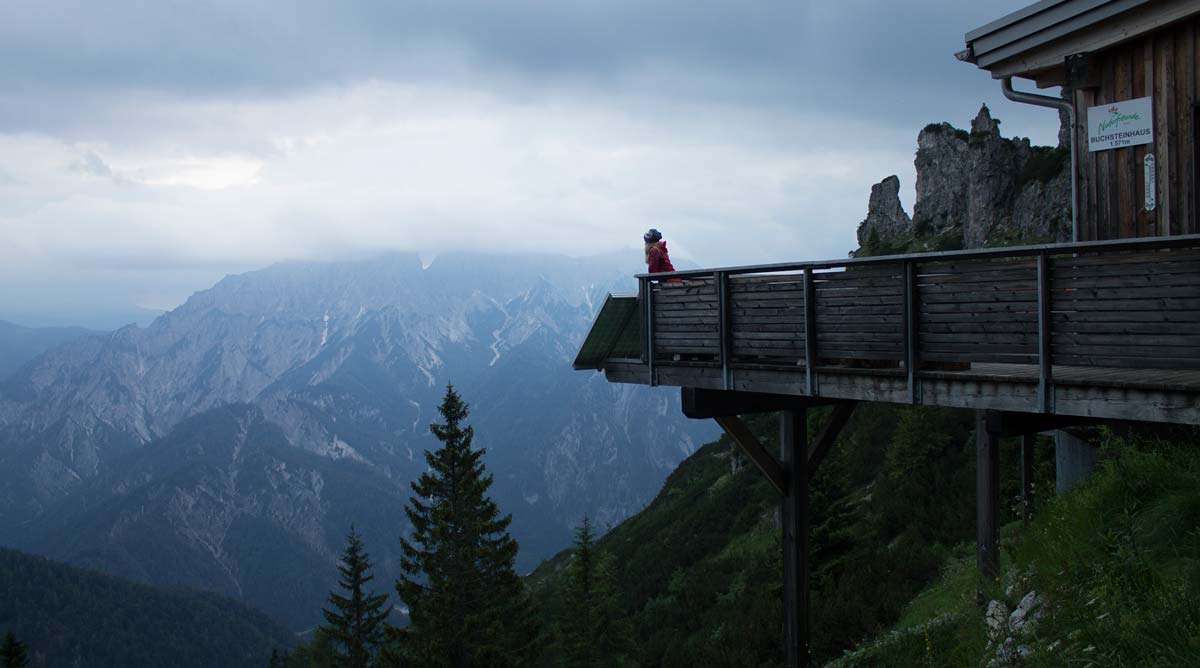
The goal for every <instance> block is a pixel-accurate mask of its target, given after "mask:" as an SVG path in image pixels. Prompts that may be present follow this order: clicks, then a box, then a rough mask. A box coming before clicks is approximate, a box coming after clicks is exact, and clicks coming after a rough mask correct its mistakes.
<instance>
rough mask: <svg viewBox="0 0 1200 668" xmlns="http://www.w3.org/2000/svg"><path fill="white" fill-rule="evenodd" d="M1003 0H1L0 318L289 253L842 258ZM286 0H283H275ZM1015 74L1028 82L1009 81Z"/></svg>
mask: <svg viewBox="0 0 1200 668" xmlns="http://www.w3.org/2000/svg"><path fill="white" fill-rule="evenodd" d="M1024 4H1027V3H1026V2H1024V1H1012V0H1003V1H997V2H990V3H976V2H971V3H967V2H960V1H956V0H945V1H942V2H935V1H932V0H922V1H914V2H903V3H882V2H864V1H857V0H844V1H839V2H802V1H793V2H767V1H755V0H747V1H745V2H736V3H735V2H708V1H705V0H687V1H683V0H667V1H662V2H654V3H650V2H644V1H642V2H631V1H628V2H627V1H625V0H606V1H604V2H568V1H564V0H557V1H549V0H548V1H545V2H533V1H531V0H505V1H504V2H493V1H491V0H476V1H474V2H466V1H464V2H432V1H430V2H389V1H382V0H381V1H380V2H346V1H341V2H303V3H290V2H263V1H251V0H237V1H222V2H198V1H195V0H193V1H189V2H176V1H164V0H147V1H145V2H133V1H126V2H116V1H113V2H93V1H88V2H74V3H72V2H55V1H53V0H45V1H42V2H22V1H14V2H7V3H4V4H3V5H0V90H3V91H4V92H3V93H2V94H0V284H2V285H4V286H5V289H4V290H2V291H0V318H7V319H12V320H16V321H18V322H26V323H30V324H38V323H45V322H71V321H77V322H84V323H88V324H93V325H96V324H115V322H117V321H120V320H121V319H122V318H126V319H127V315H128V314H130V313H132V312H133V310H134V309H135V308H136V307H145V308H170V307H173V306H175V305H177V304H178V303H180V302H181V301H182V300H183V299H185V298H186V297H187V296H188V295H189V294H190V293H191V292H193V291H195V290H198V289H202V288H204V287H207V286H208V285H210V284H211V283H212V282H214V281H215V280H217V279H219V278H220V277H221V276H222V275H223V274H225V273H228V272H233V271H243V270H246V269H252V268H256V267H260V266H263V265H266V264H269V263H271V262H275V261H278V260H282V259H289V258H291V259H307V258H312V259H322V258H336V257H347V256H358V255H367V254H371V253H377V252H381V251H388V250H412V251H420V252H423V253H424V254H426V255H427V256H428V255H431V254H435V253H437V252H440V251H444V250H446V249H451V248H465V249H475V250H499V251H503V250H520V251H546V252H561V253H566V254H571V255H588V254H598V253H604V252H609V251H613V250H617V249H621V248H628V249H630V257H631V261H630V270H631V272H632V271H634V270H636V269H637V265H638V259H639V253H638V252H637V251H636V246H637V244H638V241H639V238H640V234H641V232H642V231H643V230H645V228H647V227H651V226H653V227H657V228H659V229H661V230H663V231H664V233H665V234H666V235H667V238H668V239H669V240H670V241H671V243H672V249H673V254H676V255H679V256H681V257H686V258H690V259H691V260H692V261H693V262H695V263H698V264H701V265H728V264H740V263H747V262H772V261H783V260H796V259H806V258H823V257H841V256H844V255H845V253H846V252H847V251H848V250H850V249H852V248H853V247H854V246H855V245H856V244H855V240H854V230H855V227H856V226H857V224H858V222H859V221H860V220H862V218H863V217H864V215H865V213H866V201H867V195H868V193H869V190H870V186H871V184H873V183H875V182H877V181H879V180H880V179H882V178H883V177H885V176H887V175H889V174H898V175H899V176H900V178H901V182H902V184H903V190H902V195H901V196H902V199H903V200H904V205H905V208H906V209H908V210H909V211H910V212H911V210H912V185H913V183H912V182H913V167H912V158H913V152H914V150H915V148H916V147H915V141H916V134H917V132H918V130H919V129H920V128H921V127H922V126H923V125H924V124H926V123H928V122H931V121H941V120H949V121H951V122H953V123H954V124H955V125H958V126H960V127H963V126H965V125H966V124H967V123H968V122H969V120H970V118H971V117H973V116H974V114H975V112H976V111H977V110H978V107H979V105H980V103H983V102H987V103H988V104H989V106H991V107H992V110H993V114H994V115H995V116H997V117H999V118H1001V119H1003V120H1004V125H1003V126H1002V128H1003V131H1004V132H1005V134H1006V135H1012V134H1017V135H1023V136H1030V137H1031V138H1032V139H1033V140H1034V141H1035V143H1052V142H1053V141H1054V140H1055V135H1056V130H1057V128H1056V123H1057V118H1056V117H1055V115H1054V114H1053V112H1050V111H1046V110H1041V109H1033V108H1029V107H1023V106H1020V105H1015V104H1013V103H1010V102H1007V101H1005V100H1003V98H1002V97H1001V96H1000V95H999V85H998V84H997V83H996V82H994V81H992V80H990V78H989V77H988V75H987V74H986V73H984V72H981V71H979V70H977V69H975V68H974V67H973V66H970V65H967V64H963V63H959V62H957V61H955V60H954V57H953V54H954V52H955V51H957V50H959V49H961V48H962V41H963V38H962V36H963V33H965V32H966V31H967V30H970V29H972V28H975V27H977V26H979V25H982V24H983V23H986V22H988V21H990V20H992V19H995V18H998V17H1000V16H1002V15H1004V14H1006V13H1008V12H1010V11H1013V10H1015V9H1018V8H1020V7H1021V6H1023V5H1024ZM293 5H300V6H298V7H297V6H293ZM1026 88H1028V86H1026Z"/></svg>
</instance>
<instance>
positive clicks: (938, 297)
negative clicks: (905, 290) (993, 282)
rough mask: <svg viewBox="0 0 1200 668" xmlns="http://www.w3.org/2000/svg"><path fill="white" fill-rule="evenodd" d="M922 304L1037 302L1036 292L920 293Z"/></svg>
mask: <svg viewBox="0 0 1200 668" xmlns="http://www.w3.org/2000/svg"><path fill="white" fill-rule="evenodd" d="M919 294H920V297H919V301H920V302H921V303H922V304H972V303H985V302H1014V303H1016V302H1037V291H1036V290H1023V291H1002V290H990V291H986V292H950V293H933V294H930V293H928V292H922V293H919Z"/></svg>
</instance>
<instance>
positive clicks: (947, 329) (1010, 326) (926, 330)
mask: <svg viewBox="0 0 1200 668" xmlns="http://www.w3.org/2000/svg"><path fill="white" fill-rule="evenodd" d="M1000 332H1020V333H1022V334H1029V335H1030V336H1037V322H1036V321H1034V320H1033V319H1030V320H1027V321H1025V322H1013V321H1011V320H1003V321H1000V322H922V323H921V324H920V327H919V328H918V332H917V334H918V337H921V338H923V337H926V336H929V335H930V334H963V335H969V334H989V333H1000Z"/></svg>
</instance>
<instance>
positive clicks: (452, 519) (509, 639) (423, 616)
mask: <svg viewBox="0 0 1200 668" xmlns="http://www.w3.org/2000/svg"><path fill="white" fill-rule="evenodd" d="M438 411H439V412H440V413H441V416H442V420H443V422H441V423H434V424H431V425H430V426H429V429H430V431H432V432H433V435H434V436H435V437H437V439H438V440H439V441H441V443H442V445H441V447H440V448H438V450H437V451H436V452H428V451H426V452H425V461H426V463H427V464H428V465H429V470H428V471H426V472H425V473H423V474H421V476H420V478H418V479H417V481H416V482H414V483H413V484H412V489H413V496H412V497H411V498H410V499H409V502H408V505H407V506H406V507H405V509H404V510H405V513H406V514H407V515H408V519H409V521H410V522H411V523H412V527H413V531H412V537H411V539H405V538H401V539H400V546H401V550H402V556H401V559H400V567H401V571H402V572H401V575H400V579H399V580H397V581H396V592H397V593H398V594H399V595H400V598H401V600H403V601H404V602H405V604H407V605H408V609H409V620H410V623H409V626H408V627H407V628H405V629H403V630H400V631H398V632H397V633H396V634H395V635H396V636H397V640H398V642H397V643H396V645H395V648H394V651H393V652H390V653H389V659H390V661H391V662H397V661H403V662H404V663H403V664H402V665H404V666H405V667H406V668H407V667H408V666H413V667H415V668H422V667H426V666H428V667H430V668H433V667H435V666H436V667H441V666H452V667H453V668H465V667H467V666H474V667H476V668H484V667H493V666H494V667H495V668H505V667H507V666H524V665H528V664H530V663H532V662H533V660H534V658H535V655H536V653H537V651H538V649H539V647H538V635H539V634H538V628H537V618H536V615H535V614H534V610H533V603H532V600H531V598H530V596H529V593H528V592H527V591H526V590H525V587H524V583H522V582H521V579H520V578H518V577H517V574H516V573H515V571H514V570H513V560H514V559H515V558H516V555H517V542H516V541H515V540H513V539H512V537H511V536H509V534H508V525H509V522H511V521H512V516H511V515H505V516H504V517H501V516H500V511H499V509H498V508H497V506H496V504H495V502H493V501H492V500H491V499H490V498H489V497H488V495H487V492H488V489H489V488H490V487H491V485H492V476H491V475H488V474H487V473H486V472H485V471H484V466H483V462H482V457H483V454H484V451H483V450H475V449H472V447H471V441H472V439H473V438H474V430H473V429H472V428H471V427H470V426H469V425H467V424H465V423H464V420H465V419H466V417H467V413H468V408H467V404H466V403H464V402H463V400H462V398H461V397H460V396H459V395H458V393H457V392H455V391H454V387H453V386H447V388H446V395H445V397H444V399H443V401H442V404H441V405H440V406H439V407H438Z"/></svg>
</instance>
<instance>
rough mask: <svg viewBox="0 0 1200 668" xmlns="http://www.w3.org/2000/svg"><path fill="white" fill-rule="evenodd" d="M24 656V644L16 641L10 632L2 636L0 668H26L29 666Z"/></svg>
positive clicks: (25, 652)
mask: <svg viewBox="0 0 1200 668" xmlns="http://www.w3.org/2000/svg"><path fill="white" fill-rule="evenodd" d="M26 654H27V651H26V649H25V643H23V642H21V641H20V640H17V637H16V636H15V635H13V632H12V631H9V632H7V633H5V634H4V644H3V645H0V668H26V667H27V666H28V665H29V659H28V657H27V656H26Z"/></svg>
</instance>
